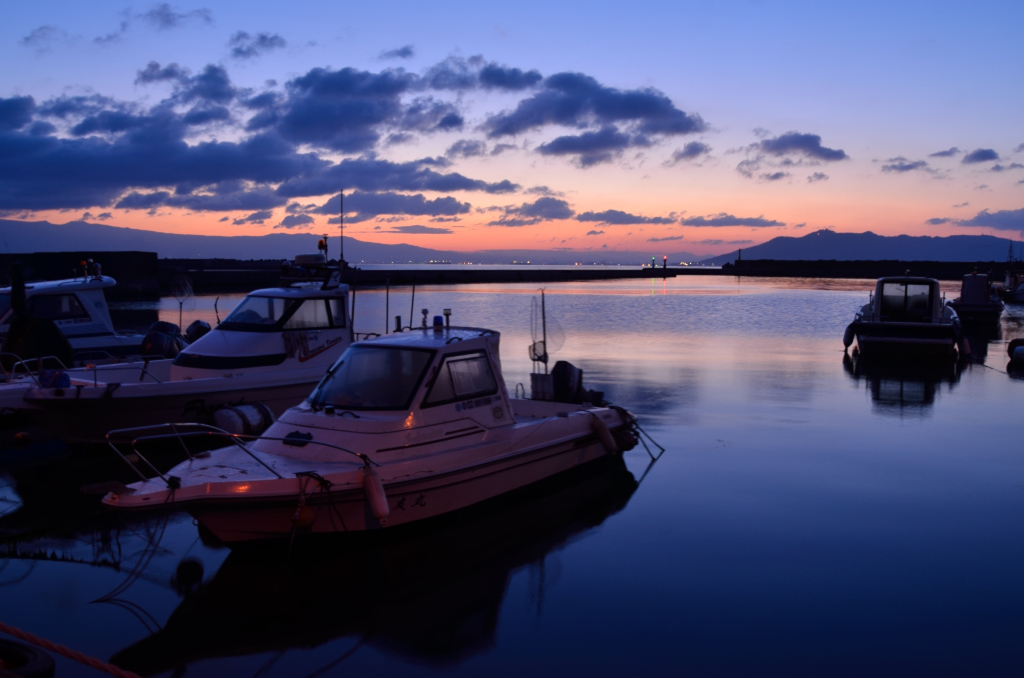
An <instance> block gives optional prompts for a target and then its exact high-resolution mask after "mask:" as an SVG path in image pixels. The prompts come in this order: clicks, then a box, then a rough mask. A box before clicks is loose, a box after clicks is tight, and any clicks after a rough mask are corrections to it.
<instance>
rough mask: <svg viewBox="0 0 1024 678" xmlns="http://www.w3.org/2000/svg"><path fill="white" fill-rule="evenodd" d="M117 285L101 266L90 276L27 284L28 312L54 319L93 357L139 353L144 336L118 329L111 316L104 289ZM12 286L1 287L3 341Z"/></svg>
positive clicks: (0, 336) (0, 330)
mask: <svg viewBox="0 0 1024 678" xmlns="http://www.w3.org/2000/svg"><path fill="white" fill-rule="evenodd" d="M116 284H117V281H115V280H114V279H113V278H111V277H110V276H106V275H100V274H99V270H98V268H94V272H93V273H92V274H88V275H82V276H81V277H78V278H69V279H67V280H51V281H46V282H31V283H26V284H25V302H26V307H27V312H28V315H29V316H31V317H33V318H42V319H46V320H52V321H53V323H54V324H55V325H56V326H57V329H59V330H60V331H61V332H62V333H63V334H64V336H65V337H66V338H67V340H68V343H70V344H71V348H72V350H73V351H74V352H75V353H76V354H78V353H85V354H88V355H92V356H97V355H101V356H102V355H106V354H109V355H110V356H115V357H118V356H127V355H138V354H139V349H140V347H141V345H142V340H143V335H141V334H138V333H134V332H118V331H117V330H115V329H114V323H113V322H112V321H111V319H110V310H109V309H108V308H107V299H106V297H105V296H104V294H103V290H105V289H108V288H111V287H113V286H115V285H116ZM11 299H12V297H11V288H10V287H3V288H0V342H3V341H4V340H5V339H6V338H7V332H8V329H9V328H10V324H11V320H12V318H13V317H14V309H13V308H12V307H11Z"/></svg>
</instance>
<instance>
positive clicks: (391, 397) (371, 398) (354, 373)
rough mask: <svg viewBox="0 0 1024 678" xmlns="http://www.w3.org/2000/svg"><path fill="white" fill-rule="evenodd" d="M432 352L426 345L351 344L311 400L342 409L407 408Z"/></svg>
mask: <svg viewBox="0 0 1024 678" xmlns="http://www.w3.org/2000/svg"><path fill="white" fill-rule="evenodd" d="M433 356H434V352H433V351H430V350H427V349H402V348H393V347H389V346H350V347H349V348H348V350H347V351H345V353H344V354H343V355H342V356H341V358H339V359H338V362H336V363H335V364H334V367H332V368H331V369H330V371H328V373H327V376H325V377H324V378H323V380H322V381H321V382H320V384H319V386H317V387H316V390H314V391H313V394H312V395H311V396H310V397H309V401H310V403H312V404H313V405H314V406H320V407H322V406H324V405H334V406H335V407H337V408H339V409H343V410H406V409H408V408H409V405H410V404H411V403H412V399H413V396H414V395H416V389H417V388H419V385H420V382H421V381H423V375H424V373H425V372H426V371H427V367H428V366H429V365H430V362H431V360H432V359H433Z"/></svg>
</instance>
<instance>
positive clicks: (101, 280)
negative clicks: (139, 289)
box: [0, 275, 117, 296]
mask: <svg viewBox="0 0 1024 678" xmlns="http://www.w3.org/2000/svg"><path fill="white" fill-rule="evenodd" d="M116 284H117V281H116V280H114V279H113V278H111V277H110V276H108V275H102V276H99V277H95V276H89V277H88V278H69V279H67V280H43V281H39V282H30V283H25V295H26V296H33V295H36V294H65V293H67V292H81V291H83V290H97V289H103V288H106V287H113V286H114V285H116ZM10 293H11V288H10V287H0V294H10Z"/></svg>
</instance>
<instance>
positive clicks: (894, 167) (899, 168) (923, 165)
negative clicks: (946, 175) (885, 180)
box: [882, 155, 928, 174]
mask: <svg viewBox="0 0 1024 678" xmlns="http://www.w3.org/2000/svg"><path fill="white" fill-rule="evenodd" d="M886 162H887V164H885V165H882V171H883V172H897V173H899V174H902V173H904V172H913V171H914V170H927V169H928V163H927V162H925V161H924V160H907V159H906V158H904V157H903V156H902V155H901V156H897V157H895V158H889V159H888V160H887V161H886Z"/></svg>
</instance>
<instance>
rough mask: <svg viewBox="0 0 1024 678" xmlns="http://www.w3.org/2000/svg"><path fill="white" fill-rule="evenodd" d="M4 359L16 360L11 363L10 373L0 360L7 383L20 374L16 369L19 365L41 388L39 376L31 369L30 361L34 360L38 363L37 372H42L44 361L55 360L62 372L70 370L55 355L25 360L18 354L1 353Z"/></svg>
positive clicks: (0, 366) (1, 369)
mask: <svg viewBox="0 0 1024 678" xmlns="http://www.w3.org/2000/svg"><path fill="white" fill-rule="evenodd" d="M4 357H7V358H13V359H14V362H12V363H11V371H10V372H8V371H7V368H6V367H5V366H4V361H3V360H0V371H2V372H3V376H4V378H5V379H6V380H7V381H10V380H11V378H12V377H14V376H15V375H16V374H18V371H17V369H16V367H17V366H18V365H21V367H22V368H24V370H25V375H26V376H28V377H30V378H31V379H32V381H34V382H35V384H36V386H40V384H39V378H38V376H37V375H36V373H33V372H32V369H31V368H30V367H29V361H32V360H34V361H36V372H42V366H43V361H44V360H53V361H55V362H56V363H57V364H58V365H60V369H61V370H64V371H67V369H68V368H67V366H66V365H65V364H64V363H63V362H61V359H60V358H58V357H57V356H55V355H46V356H40V357H38V358H25V359H23V358H22V357H21V356H20V355H17V354H16V353H8V352H0V358H4Z"/></svg>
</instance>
